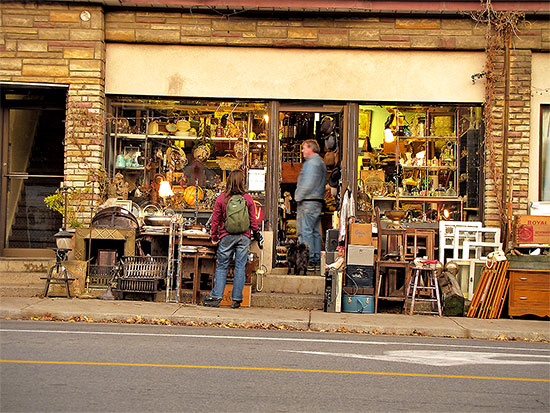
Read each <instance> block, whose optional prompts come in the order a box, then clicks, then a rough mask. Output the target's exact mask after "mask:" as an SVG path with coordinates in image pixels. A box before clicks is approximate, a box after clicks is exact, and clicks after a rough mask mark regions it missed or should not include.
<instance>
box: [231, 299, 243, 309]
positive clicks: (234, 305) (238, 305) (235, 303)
mask: <svg viewBox="0 0 550 413" xmlns="http://www.w3.org/2000/svg"><path fill="white" fill-rule="evenodd" d="M240 306H241V301H237V300H235V301H233V303H232V304H231V308H239V307H240Z"/></svg>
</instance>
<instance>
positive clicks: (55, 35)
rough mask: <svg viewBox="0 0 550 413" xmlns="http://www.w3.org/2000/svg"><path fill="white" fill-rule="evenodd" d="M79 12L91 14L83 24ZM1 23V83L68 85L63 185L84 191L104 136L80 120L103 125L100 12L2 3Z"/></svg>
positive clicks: (99, 160)
mask: <svg viewBox="0 0 550 413" xmlns="http://www.w3.org/2000/svg"><path fill="white" fill-rule="evenodd" d="M83 10H87V11H89V12H90V13H91V19H90V20H89V21H87V22H85V21H82V20H81V19H80V13H81V11H83ZM0 21H1V26H0V81H5V82H29V83H54V84H64V85H68V95H67V111H66V118H67V123H66V136H65V139H66V145H65V182H66V184H67V185H71V186H75V187H84V185H85V183H86V181H87V180H88V171H89V170H90V169H92V168H98V167H101V166H102V165H103V141H104V139H103V131H102V130H101V131H98V130H97V128H95V130H94V128H93V127H92V126H91V125H88V124H89V123H90V122H89V121H85V122H83V121H82V118H81V117H82V115H83V114H84V115H87V114H88V113H89V114H90V116H91V117H92V118H94V119H98V118H99V119H102V118H103V115H104V111H105V42H104V15H103V9H102V8H101V7H97V6H93V5H90V4H85V5H80V6H79V5H76V6H75V5H67V4H63V3H50V2H44V3H41V2H38V3H21V2H2V3H1V4H0ZM76 119H78V121H77V122H76V126H75V123H73V122H72V121H73V120H76ZM98 132H99V133H98ZM91 198H92V197H90V199H91ZM90 202H91V201H90V200H84V201H83V204H84V205H90ZM85 210H88V212H87V215H88V216H89V215H90V213H89V209H88V208H85Z"/></svg>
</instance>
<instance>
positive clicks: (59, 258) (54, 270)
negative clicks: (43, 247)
mask: <svg viewBox="0 0 550 413" xmlns="http://www.w3.org/2000/svg"><path fill="white" fill-rule="evenodd" d="M53 250H54V251H55V264H54V265H52V267H51V268H50V269H49V271H48V276H47V277H40V278H41V279H42V280H46V287H45V288H44V297H47V296H48V290H49V289H50V285H51V284H65V288H66V289H67V298H71V292H70V291H69V281H74V280H75V279H74V278H70V277H69V273H68V272H67V269H66V268H65V266H64V265H63V262H64V261H67V255H68V254H69V251H71V250H70V249H67V248H53Z"/></svg>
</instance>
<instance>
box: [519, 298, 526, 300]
mask: <svg viewBox="0 0 550 413" xmlns="http://www.w3.org/2000/svg"><path fill="white" fill-rule="evenodd" d="M519 299H520V300H527V297H519Z"/></svg>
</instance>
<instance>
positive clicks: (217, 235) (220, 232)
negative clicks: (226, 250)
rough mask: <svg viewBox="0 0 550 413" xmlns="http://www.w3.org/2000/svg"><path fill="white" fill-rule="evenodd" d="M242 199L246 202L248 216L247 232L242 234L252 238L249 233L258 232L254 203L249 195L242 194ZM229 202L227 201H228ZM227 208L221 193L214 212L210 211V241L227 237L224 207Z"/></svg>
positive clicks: (223, 193)
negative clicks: (248, 225)
mask: <svg viewBox="0 0 550 413" xmlns="http://www.w3.org/2000/svg"><path fill="white" fill-rule="evenodd" d="M243 198H244V199H245V201H246V206H248V215H249V216H250V227H249V228H248V231H246V232H245V233H244V235H246V236H247V237H248V238H252V236H251V231H250V230H253V231H257V230H258V222H256V206H255V205H254V201H253V200H252V197H251V196H250V195H249V194H244V195H243ZM228 200H229V199H228ZM226 206H227V201H226V200H225V192H222V193H221V194H220V195H219V196H218V199H216V203H215V204H214V210H213V211H212V223H211V225H212V227H211V229H210V234H211V236H212V241H214V242H217V241H219V240H220V239H222V238H223V237H225V236H226V235H229V232H227V231H226V230H225V207H226Z"/></svg>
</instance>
